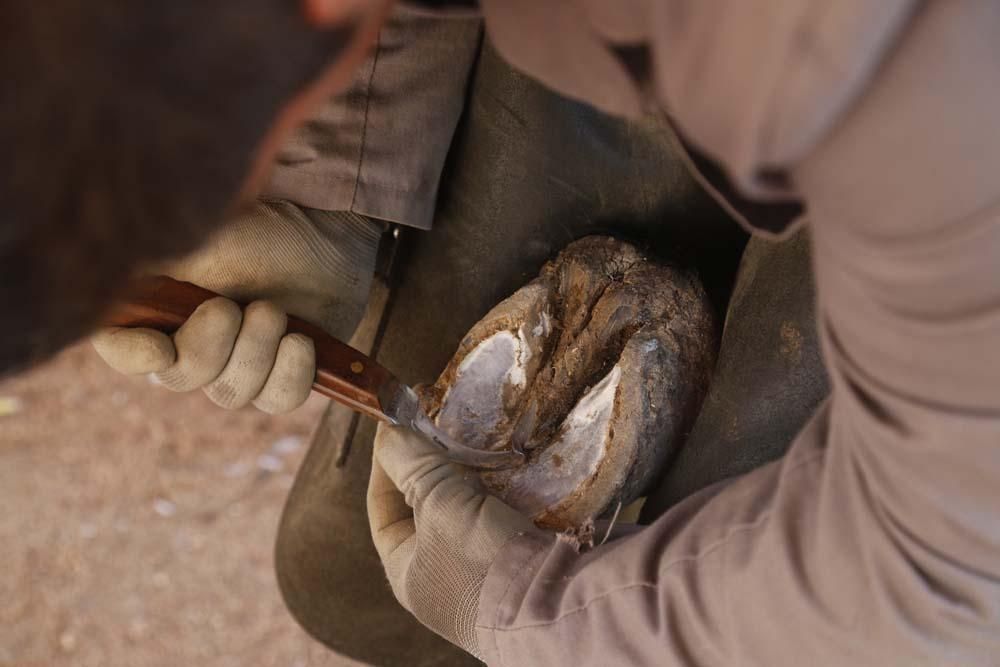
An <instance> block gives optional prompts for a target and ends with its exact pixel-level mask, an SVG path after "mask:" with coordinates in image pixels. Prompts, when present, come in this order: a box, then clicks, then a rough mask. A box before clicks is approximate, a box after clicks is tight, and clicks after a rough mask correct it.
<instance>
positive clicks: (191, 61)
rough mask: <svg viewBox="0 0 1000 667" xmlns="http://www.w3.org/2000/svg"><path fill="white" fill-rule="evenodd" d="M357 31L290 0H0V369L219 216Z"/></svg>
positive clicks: (83, 326)
mask: <svg viewBox="0 0 1000 667" xmlns="http://www.w3.org/2000/svg"><path fill="white" fill-rule="evenodd" d="M352 32H353V30H352V26H348V27H345V28H343V29H339V30H332V31H321V30H319V29H316V28H313V27H311V26H309V25H308V24H307V23H306V21H305V19H304V18H303V17H302V16H301V6H300V3H298V2H293V1H292V0H213V1H210V2H205V1H203V0H164V1H148V2H147V1H144V0H100V1H98V2H88V1H87V0H4V1H3V2H0V81H2V82H3V83H2V86H3V92H2V93H0V147H2V148H3V151H4V153H3V162H2V164H0V375H3V374H5V373H7V372H10V371H13V370H16V369H18V368H22V367H24V366H26V365H27V364H30V363H34V362H36V361H39V360H41V359H44V358H46V357H47V356H49V355H50V354H52V353H53V352H55V351H57V350H58V349H60V348H61V347H63V346H65V345H67V344H68V343H70V342H72V341H74V340H76V339H77V338H79V337H80V336H82V335H84V334H86V333H88V332H89V331H90V330H91V329H92V328H93V327H94V326H95V324H96V323H97V320H98V318H99V317H100V316H101V314H102V312H103V311H104V309H105V307H106V306H107V304H108V303H109V301H110V299H111V298H113V297H114V296H116V295H117V293H119V291H120V287H121V286H122V285H123V284H124V283H125V281H126V280H127V278H128V277H129V275H131V273H132V272H133V271H134V269H135V267H136V266H137V265H138V264H139V263H142V262H147V261H152V260H157V259H163V258H165V257H169V256H174V255H178V254H180V253H183V252H186V251H189V250H191V249H192V248H193V247H195V246H196V245H197V244H198V242H199V241H201V240H202V239H203V238H204V237H205V236H206V235H207V234H208V233H209V232H210V231H211V230H212V229H214V228H215V227H217V226H218V225H219V224H220V223H221V221H222V219H223V217H224V216H225V214H226V212H227V209H228V207H230V206H231V205H232V204H233V203H234V198H235V196H236V194H237V192H238V190H239V189H240V187H241V186H242V184H243V181H244V179H245V178H246V176H247V174H248V172H249V170H250V166H251V163H252V161H253V156H254V151H255V149H256V148H257V147H258V145H259V143H260V142H261V140H262V139H263V137H264V135H265V134H266V132H267V130H268V128H269V127H270V126H271V124H272V122H273V120H274V118H275V117H276V115H277V113H278V111H279V110H280V109H281V107H282V106H283V105H284V104H285V103H286V102H287V101H288V100H289V99H290V98H292V97H293V96H294V95H295V94H296V93H297V92H299V91H301V90H302V89H303V88H305V87H306V85H307V84H308V83H309V82H311V81H312V80H313V79H315V78H316V77H317V76H318V75H319V74H320V72H321V71H322V70H323V68H324V67H325V66H326V65H327V64H328V63H329V62H330V61H331V60H332V59H333V58H334V57H335V56H336V54H337V53H338V52H339V51H340V50H341V49H342V48H343V46H344V45H345V44H346V43H347V42H348V40H349V38H350V35H351V33H352Z"/></svg>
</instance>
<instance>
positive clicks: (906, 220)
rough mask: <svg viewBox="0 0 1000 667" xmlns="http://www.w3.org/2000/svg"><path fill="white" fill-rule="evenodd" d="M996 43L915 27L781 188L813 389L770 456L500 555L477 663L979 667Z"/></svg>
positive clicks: (998, 409)
mask: <svg viewBox="0 0 1000 667" xmlns="http://www.w3.org/2000/svg"><path fill="white" fill-rule="evenodd" d="M998 27H1000V13H998V11H997V9H996V8H995V6H993V5H989V4H987V3H979V4H976V3H940V4H937V5H932V6H930V7H928V8H927V9H926V10H925V11H923V12H921V13H920V14H919V15H917V16H916V17H915V18H914V19H913V23H912V24H911V25H910V26H909V29H908V31H907V34H906V37H905V38H904V39H903V40H902V42H901V43H900V45H899V47H898V48H897V50H896V51H895V52H894V53H893V54H892V55H891V56H890V57H889V59H888V60H887V61H886V63H884V65H883V67H882V69H881V70H880V72H879V74H878V75H877V77H876V79H875V81H874V82H873V84H872V86H871V87H870V89H869V91H868V93H867V94H866V95H865V96H864V97H863V98H862V99H861V101H860V102H859V103H858V104H857V105H856V106H855V108H854V109H852V110H851V111H850V112H849V114H847V115H846V116H844V117H843V118H842V119H841V121H840V122H839V123H838V124H837V126H836V128H835V129H834V131H833V132H832V133H830V134H829V135H828V136H827V137H826V139H825V140H824V141H823V142H822V143H821V144H820V145H819V146H818V147H817V148H816V149H814V150H813V151H812V152H811V154H810V155H809V156H808V157H807V158H806V159H804V160H803V161H802V162H801V164H799V165H798V166H797V167H796V168H795V169H794V171H793V175H794V180H795V182H796V184H797V186H798V187H799V188H800V189H801V191H802V192H803V194H804V195H805V197H806V199H807V202H808V205H809V211H810V218H811V221H812V224H813V236H814V243H815V270H816V274H817V284H818V289H819V313H820V314H819V317H820V328H821V335H822V336H823V340H824V353H825V358H826V362H827V366H828V368H829V370H830V374H831V379H832V384H833V391H832V396H831V398H830V400H829V402H828V403H827V404H825V405H824V406H823V408H822V409H821V411H820V413H819V414H818V415H817V416H816V417H815V418H814V420H813V421H812V422H811V423H810V424H809V425H808V426H807V427H806V429H805V430H804V431H803V432H802V433H801V434H800V436H799V437H798V439H797V441H796V443H795V445H794V446H793V448H792V450H791V451H790V453H789V454H788V456H787V457H786V458H785V459H784V460H783V461H781V462H779V463H776V464H774V465H771V466H768V467H766V468H763V469H761V470H758V471H756V472H755V473H753V474H750V475H748V476H746V477H743V478H741V479H739V480H736V481H735V482H733V483H731V484H728V485H726V486H725V488H715V489H710V490H707V491H706V492H704V493H702V494H700V495H698V496H695V497H693V498H691V499H689V500H688V501H686V502H684V503H682V504H681V505H679V506H678V507H676V508H674V509H673V510H672V511H670V512H669V513H667V514H666V515H664V516H663V517H661V518H660V519H659V520H658V521H657V522H656V523H654V524H653V525H652V526H650V527H649V528H647V529H646V530H644V531H643V532H642V533H640V534H638V535H636V536H633V537H630V538H627V539H625V540H623V541H620V542H618V543H615V544H611V545H606V546H604V547H600V548H598V549H596V550H594V551H592V552H590V553H588V554H586V555H583V556H580V555H577V554H576V553H575V551H574V550H573V549H572V548H570V546H568V545H566V544H565V543H563V542H560V541H556V540H552V539H550V538H546V537H543V536H537V535H536V536H532V537H523V538H520V542H518V541H515V542H513V543H511V544H510V545H508V546H507V547H506V548H505V549H504V550H503V551H501V553H500V554H499V556H498V557H497V559H496V560H495V561H494V565H493V569H492V570H491V573H490V575H489V577H488V579H487V581H486V585H485V587H484V589H483V594H482V597H481V601H480V607H479V616H478V622H477V626H478V630H477V631H478V639H479V642H480V646H481V647H482V648H483V652H484V655H485V656H486V657H487V658H488V660H489V661H490V662H491V664H510V665H514V664H528V663H529V662H531V663H535V664H571V663H581V664H622V662H621V661H627V662H630V663H631V664H647V663H655V664H733V663H754V664H771V665H774V664H810V663H812V662H815V660H816V659H817V658H819V657H820V656H821V657H822V661H823V662H824V663H831V664H832V663H837V664H848V663H850V664H862V663H863V664H901V663H905V664H916V663H922V662H928V663H932V664H942V663H946V662H948V663H956V664H985V663H988V662H990V661H991V660H993V659H995V655H996V650H997V648H998V647H997V642H998V637H1000V610H998V609H997V607H996V603H995V601H996V600H997V599H998V595H1000V565H998V563H1000V559H998V556H1000V534H998V532H997V530H996V526H997V516H998V514H997V512H998V508H1000V490H998V488H1000V487H998V485H997V480H998V479H1000V459H998V456H997V452H998V449H997V448H998V447H1000V354H998V353H997V349H998V344H1000V184H998V183H997V180H996V174H997V170H998V167H1000V135H998V134H997V133H996V132H993V131H992V130H991V126H992V125H993V123H994V120H993V119H994V118H995V116H996V113H997V111H998V110H1000V86H998V85H997V84H998V83H1000V82H998V81H997V80H996V79H997V76H996V73H995V67H994V65H995V63H996V62H997V57H998V55H1000V52H998V50H997V46H996V40H995V39H994V37H993V36H994V35H995V34H996V31H997V29H998Z"/></svg>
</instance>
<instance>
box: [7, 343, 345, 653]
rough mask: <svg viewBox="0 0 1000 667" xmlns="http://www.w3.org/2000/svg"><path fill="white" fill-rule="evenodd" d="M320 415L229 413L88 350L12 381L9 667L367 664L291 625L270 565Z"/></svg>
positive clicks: (318, 406)
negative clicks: (122, 371) (127, 372)
mask: <svg viewBox="0 0 1000 667" xmlns="http://www.w3.org/2000/svg"><path fill="white" fill-rule="evenodd" d="M323 407H324V399H322V398H320V397H318V396H313V398H311V399H310V401H309V402H308V403H307V404H306V405H305V406H303V407H302V408H300V409H299V410H297V411H296V412H294V413H292V414H290V415H286V416H282V417H270V416H268V415H264V414H261V413H259V412H257V411H255V410H252V409H247V410H242V411H238V412H228V411H225V410H221V409H219V408H217V407H215V406H214V405H213V404H212V403H210V402H209V401H208V399H207V398H205V396H204V395H203V394H201V392H194V393H192V394H186V395H180V394H173V393H171V392H168V391H165V390H163V389H162V388H160V387H156V386H154V385H153V384H152V383H151V382H150V381H149V380H148V379H147V378H145V377H138V378H126V377H122V376H119V375H117V374H116V373H114V372H112V371H111V370H110V369H108V368H107V367H105V366H104V364H103V363H102V362H101V361H100V359H99V358H98V357H97V355H96V354H95V353H94V352H93V351H92V350H91V348H90V347H89V345H81V346H77V347H75V348H72V349H70V350H67V351H66V352H64V353H63V354H62V355H60V356H59V357H58V358H57V359H56V360H54V361H53V362H52V363H50V364H48V365H46V366H44V367H42V368H39V369H37V370H36V371H34V372H32V373H30V374H27V375H23V376H21V377H18V378H15V379H13V380H9V381H7V382H5V383H0V509H2V511H0V540H2V544H3V547H2V550H0V554H2V557H3V560H2V564H3V566H2V568H0V665H2V666H7V665H18V666H29V665H53V666H58V665H74V666H81V667H87V666H90V665H94V666H98V665H99V666H101V667H104V666H112V667H114V666H118V665H129V666H132V665H139V666H150V667H155V666H159V665H163V666H167V665H169V666H171V667H174V666H176V665H207V666H210V667H223V666H228V665H234V666H236V665H239V666H244V665H250V666H256V665H261V666H271V665H274V666H278V665H280V666H284V667H341V666H345V665H357V664H358V663H353V662H351V661H348V660H345V659H343V658H341V657H339V656H336V655H333V654H331V653H330V652H329V651H327V650H326V649H325V648H323V647H322V646H321V645H319V644H318V643H316V642H314V641H313V640H312V639H310V638H309V637H308V636H307V635H306V634H305V633H304V632H303V631H302V630H301V629H300V628H299V627H298V626H297V625H296V624H295V621H294V620H293V619H292V618H291V617H290V616H289V614H288V612H287V611H286V610H285V608H284V605H283V603H282V601H281V597H280V594H279V592H278V588H277V584H276V583H275V579H274V574H273V568H272V549H273V545H274V536H275V531H276V529H277V523H278V518H279V516H280V512H281V507H282V504H283V502H284V498H285V494H286V493H287V491H288V489H289V487H290V485H291V483H292V479H293V474H294V471H295V469H296V467H297V466H298V463H299V461H300V460H301V458H302V457H303V455H304V454H305V449H306V445H307V444H308V438H309V434H310V432H311V430H312V428H313V427H314V426H315V425H316V423H317V421H318V419H319V415H320V413H321V411H322V409H323Z"/></svg>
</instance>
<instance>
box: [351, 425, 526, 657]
mask: <svg viewBox="0 0 1000 667" xmlns="http://www.w3.org/2000/svg"><path fill="white" fill-rule="evenodd" d="M368 521H369V524H370V527H371V531H372V539H373V540H374V542H375V548H376V549H377V550H378V554H379V558H380V559H381V560H382V565H383V566H384V567H385V572H386V576H387V577H388V579H389V584H390V586H391V587H392V592H393V593H394V594H395V596H396V599H398V600H399V602H400V603H401V604H402V605H403V606H404V607H405V608H406V609H407V610H409V611H410V613H412V614H413V615H414V616H416V617H417V619H418V620H419V621H420V622H421V623H423V624H424V625H426V626H427V627H428V628H430V629H431V630H433V631H434V632H436V633H438V634H439V635H441V636H443V637H444V638H446V639H448V640H449V641H451V642H453V643H455V644H457V645H458V646H461V647H462V648H464V649H465V650H467V651H469V652H470V653H472V654H473V655H476V656H477V657H480V658H482V651H481V650H480V647H479V643H478V640H477V637H476V630H475V621H476V615H477V613H478V608H479V598H480V593H481V590H482V587H483V583H484V582H485V580H486V574H487V572H488V571H489V568H490V565H491V564H492V563H493V560H494V558H496V555H497V554H498V553H499V552H500V549H501V548H502V547H503V546H504V545H505V544H506V543H507V542H508V541H509V540H511V539H513V538H515V537H516V536H518V535H523V534H526V533H540V532H541V531H539V529H537V528H536V527H535V525H534V524H533V523H532V522H531V520H529V519H528V518H527V517H525V516H524V515H522V514H521V513H519V512H517V511H516V510H514V509H513V508H512V507H510V506H508V505H506V504H504V503H503V502H502V501H500V500H499V499H497V498H495V497H493V496H490V495H488V494H487V493H486V491H485V489H484V488H483V487H482V485H481V483H480V481H479V476H478V475H477V474H476V473H475V472H474V471H470V470H469V469H467V468H464V467H463V466H459V465H456V464H454V463H451V462H449V461H448V460H447V459H446V458H445V457H444V456H443V455H442V452H441V450H440V449H439V448H437V447H436V446H434V445H433V444H431V443H430V442H428V441H427V440H426V439H425V438H424V437H423V436H421V435H419V434H417V433H415V432H413V431H411V430H409V429H406V428H399V427H392V426H387V425H385V424H380V425H379V430H378V433H377V434H376V436H375V456H374V460H373V461H372V474H371V479H370V481H369V485H368Z"/></svg>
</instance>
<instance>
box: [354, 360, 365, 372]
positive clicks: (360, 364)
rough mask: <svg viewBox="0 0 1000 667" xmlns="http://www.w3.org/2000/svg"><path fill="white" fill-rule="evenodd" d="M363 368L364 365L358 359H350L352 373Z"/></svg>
mask: <svg viewBox="0 0 1000 667" xmlns="http://www.w3.org/2000/svg"><path fill="white" fill-rule="evenodd" d="M363 370H365V366H364V364H362V363H361V362H360V361H352V362H351V372H352V373H360V372H361V371H363Z"/></svg>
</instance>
